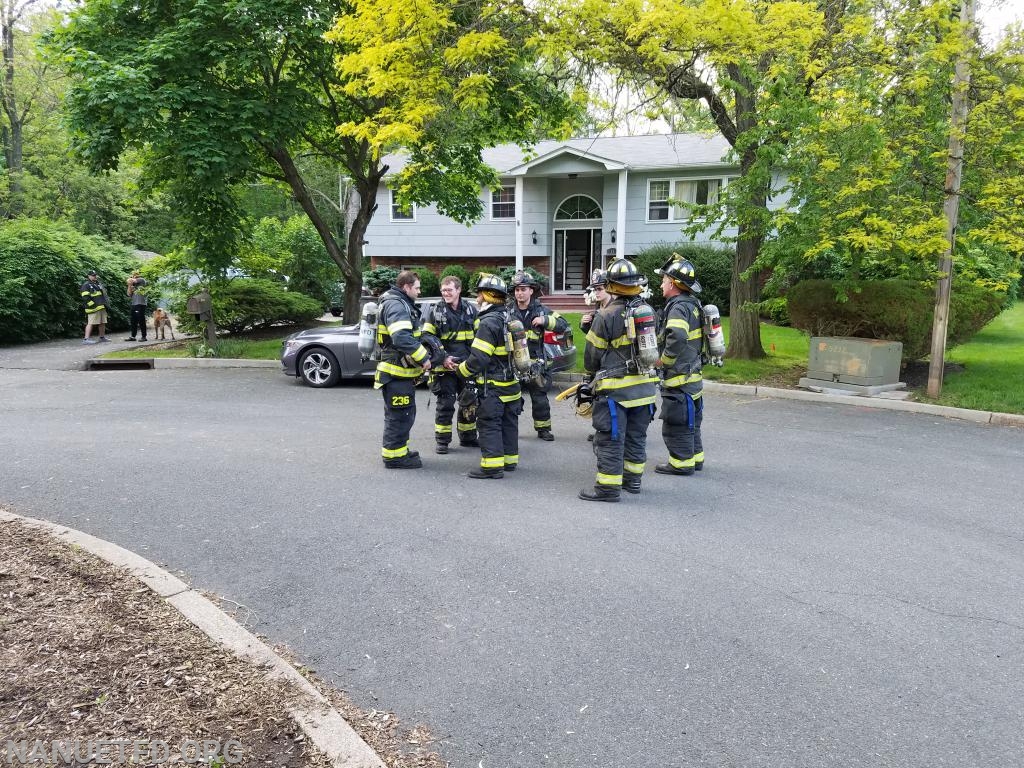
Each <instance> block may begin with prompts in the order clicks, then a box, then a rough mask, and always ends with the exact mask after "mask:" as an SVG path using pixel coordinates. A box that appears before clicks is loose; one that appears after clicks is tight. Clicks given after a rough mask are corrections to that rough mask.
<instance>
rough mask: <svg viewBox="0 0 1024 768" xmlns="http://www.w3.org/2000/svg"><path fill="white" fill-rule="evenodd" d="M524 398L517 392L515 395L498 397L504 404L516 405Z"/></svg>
mask: <svg viewBox="0 0 1024 768" xmlns="http://www.w3.org/2000/svg"><path fill="white" fill-rule="evenodd" d="M521 397H522V394H521V393H519V392H516V393H515V394H514V395H498V399H499V400H501V402H503V403H514V402H515V401H516V400H518V399H519V398H521Z"/></svg>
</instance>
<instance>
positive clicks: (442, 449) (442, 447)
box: [434, 440, 448, 453]
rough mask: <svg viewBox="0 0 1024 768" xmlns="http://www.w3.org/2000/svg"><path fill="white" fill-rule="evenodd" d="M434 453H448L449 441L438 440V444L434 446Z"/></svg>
mask: <svg viewBox="0 0 1024 768" xmlns="http://www.w3.org/2000/svg"><path fill="white" fill-rule="evenodd" d="M434 453H448V443H442V442H441V441H440V440H438V441H437V445H435V446H434Z"/></svg>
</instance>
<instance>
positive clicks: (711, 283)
mask: <svg viewBox="0 0 1024 768" xmlns="http://www.w3.org/2000/svg"><path fill="white" fill-rule="evenodd" d="M673 253H678V254H679V255H680V256H682V257H683V258H684V259H688V260H689V261H690V262H692V263H693V268H694V270H695V271H696V273H697V281H698V282H699V283H700V286H701V293H700V300H701V302H702V303H704V304H714V305H715V306H717V307H718V311H719V312H721V313H722V315H723V316H725V315H728V314H729V288H730V281H731V280H732V265H733V261H734V260H735V254H734V252H733V251H731V250H726V249H724V248H720V247H714V246H709V245H695V244H694V243H676V244H671V243H662V244H659V245H653V246H651V247H650V248H645V249H644V250H642V251H640V252H639V253H638V254H637V255H636V257H635V258H634V259H633V263H634V264H636V266H637V269H639V270H640V271H641V272H643V274H645V275H646V276H647V280H648V281H649V282H650V286H651V298H650V299H649V301H650V302H651V304H652V306H654V307H661V306H663V305H664V303H665V298H664V297H663V296H662V295H661V276H660V275H658V274H655V270H656V269H659V268H661V266H662V265H663V264H664V263H665V262H666V261H668V260H669V259H670V258H671V257H672V254H673Z"/></svg>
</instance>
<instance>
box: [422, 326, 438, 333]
mask: <svg viewBox="0 0 1024 768" xmlns="http://www.w3.org/2000/svg"><path fill="white" fill-rule="evenodd" d="M423 332H424V333H429V334H430V335H431V336H437V328H435V327H434V324H433V323H424V324H423Z"/></svg>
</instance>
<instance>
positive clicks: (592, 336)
mask: <svg viewBox="0 0 1024 768" xmlns="http://www.w3.org/2000/svg"><path fill="white" fill-rule="evenodd" d="M587 343H588V344H592V345H593V346H595V347H597V348H598V349H608V342H607V341H605V340H604V339H602V338H601V337H600V336H598V335H597V334H596V333H594V332H593V331H588V332H587Z"/></svg>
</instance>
